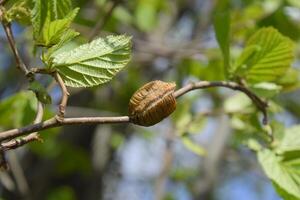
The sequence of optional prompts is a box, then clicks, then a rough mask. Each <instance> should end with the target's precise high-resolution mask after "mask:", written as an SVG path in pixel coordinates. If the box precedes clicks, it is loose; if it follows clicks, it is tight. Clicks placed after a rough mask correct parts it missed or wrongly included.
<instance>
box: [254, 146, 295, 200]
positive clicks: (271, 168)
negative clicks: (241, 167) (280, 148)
mask: <svg viewBox="0 0 300 200" xmlns="http://www.w3.org/2000/svg"><path fill="white" fill-rule="evenodd" d="M258 160H259V162H260V164H261V165H262V167H263V169H264V171H265V173H266V174H267V176H268V177H269V178H270V179H271V180H272V181H273V182H274V183H275V184H276V185H277V186H279V187H280V194H282V193H286V194H287V195H288V196H293V197H294V198H293V199H294V200H297V199H300V174H299V173H297V171H298V172H299V168H300V156H299V154H298V157H297V158H293V159H291V160H287V161H285V160H284V157H282V156H280V155H276V154H275V153H274V152H272V151H271V150H269V149H264V150H262V151H259V152H258Z"/></svg>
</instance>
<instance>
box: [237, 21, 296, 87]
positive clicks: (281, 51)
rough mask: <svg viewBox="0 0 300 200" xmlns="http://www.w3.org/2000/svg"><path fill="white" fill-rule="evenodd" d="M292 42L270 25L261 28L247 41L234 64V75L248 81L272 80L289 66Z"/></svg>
mask: <svg viewBox="0 0 300 200" xmlns="http://www.w3.org/2000/svg"><path fill="white" fill-rule="evenodd" d="M293 49H294V43H293V42H292V41H291V40H290V39H289V38H287V37H285V36H283V35H282V34H281V33H279V32H278V31H277V30H276V29H274V28H272V27H268V28H261V29H260V30H258V31H257V32H256V33H255V34H254V35H253V36H252V37H251V38H250V39H249V40H248V42H247V44H246V47H245V49H244V51H243V52H242V54H241V56H240V58H239V59H238V60H237V62H236V64H235V67H234V68H235V69H236V74H235V76H237V77H240V78H245V79H246V80H247V81H248V82H250V83H258V82H273V81H276V80H277V79H278V78H280V77H281V76H282V75H283V74H284V73H285V72H286V71H287V69H288V68H289V67H290V65H291V62H292V60H293Z"/></svg>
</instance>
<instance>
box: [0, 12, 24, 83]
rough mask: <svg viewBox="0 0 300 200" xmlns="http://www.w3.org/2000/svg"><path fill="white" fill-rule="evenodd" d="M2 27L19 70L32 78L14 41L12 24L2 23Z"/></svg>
mask: <svg viewBox="0 0 300 200" xmlns="http://www.w3.org/2000/svg"><path fill="white" fill-rule="evenodd" d="M1 12H3V11H1ZM2 26H3V29H4V31H5V34H6V37H7V40H8V43H9V46H10V48H11V50H12V52H13V54H14V57H15V60H16V64H17V67H18V69H20V70H21V71H22V72H23V73H24V74H25V75H26V77H28V78H30V73H29V70H28V69H27V67H26V65H25V64H24V62H23V61H22V59H21V57H20V54H19V52H18V49H17V47H16V43H15V39H14V36H13V33H12V30H11V24H10V23H3V22H2Z"/></svg>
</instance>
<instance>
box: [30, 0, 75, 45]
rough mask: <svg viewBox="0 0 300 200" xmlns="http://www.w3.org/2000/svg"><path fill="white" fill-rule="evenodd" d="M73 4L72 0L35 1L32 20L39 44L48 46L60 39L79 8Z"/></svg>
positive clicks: (34, 33)
mask: <svg viewBox="0 0 300 200" xmlns="http://www.w3.org/2000/svg"><path fill="white" fill-rule="evenodd" d="M71 6H72V4H71V0H51V1H45V0H36V1H35V4H34V8H33V10H32V12H31V21H32V25H33V36H34V39H35V40H36V44H37V45H40V46H47V47H48V46H52V45H54V44H56V43H58V42H59V41H60V38H61V37H62V36H63V34H64V33H65V32H66V31H67V29H68V28H69V26H70V24H71V22H72V21H73V19H74V17H75V16H76V14H77V12H78V10H79V9H78V8H76V9H73V10H72V7H71Z"/></svg>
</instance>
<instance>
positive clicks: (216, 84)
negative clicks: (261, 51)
mask: <svg viewBox="0 0 300 200" xmlns="http://www.w3.org/2000/svg"><path fill="white" fill-rule="evenodd" d="M211 87H226V88H230V89H232V90H238V91H241V92H243V93H244V94H246V95H247V96H248V97H249V98H250V99H251V100H252V101H253V103H254V104H255V105H256V107H257V108H258V109H259V110H260V111H261V112H262V114H263V124H264V125H265V124H267V123H268V114H267V107H268V104H267V102H265V101H263V100H262V99H261V98H259V97H258V96H256V94H254V93H253V92H251V91H250V90H249V89H248V88H246V87H244V86H242V85H239V84H237V83H235V82H225V81H213V82H209V81H199V82H197V83H189V84H187V85H186V86H184V87H182V88H180V89H178V90H177V91H175V92H174V94H173V95H174V97H175V98H178V97H180V96H182V95H184V94H185V93H187V92H189V91H192V90H196V89H203V88H211Z"/></svg>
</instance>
